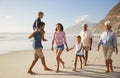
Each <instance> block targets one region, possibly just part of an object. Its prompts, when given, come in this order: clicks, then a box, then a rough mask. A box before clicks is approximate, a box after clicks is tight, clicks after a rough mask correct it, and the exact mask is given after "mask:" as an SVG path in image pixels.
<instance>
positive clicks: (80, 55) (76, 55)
mask: <svg viewBox="0 0 120 78" xmlns="http://www.w3.org/2000/svg"><path fill="white" fill-rule="evenodd" d="M75 55H76V56H78V57H84V55H78V54H75Z"/></svg>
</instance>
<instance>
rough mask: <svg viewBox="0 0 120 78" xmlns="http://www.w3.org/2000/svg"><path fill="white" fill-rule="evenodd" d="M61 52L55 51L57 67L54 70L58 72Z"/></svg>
mask: <svg viewBox="0 0 120 78" xmlns="http://www.w3.org/2000/svg"><path fill="white" fill-rule="evenodd" d="M61 54H62V52H61V51H57V52H56V60H57V69H56V72H59V65H60V59H61V58H60V56H61Z"/></svg>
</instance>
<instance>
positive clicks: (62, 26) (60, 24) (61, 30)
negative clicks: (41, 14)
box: [55, 23, 64, 31]
mask: <svg viewBox="0 0 120 78" xmlns="http://www.w3.org/2000/svg"><path fill="white" fill-rule="evenodd" d="M57 25H59V26H60V27H61V31H63V30H64V28H63V25H62V24H61V23H57ZM55 30H56V31H57V28H56V29H55Z"/></svg>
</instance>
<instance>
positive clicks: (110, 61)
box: [109, 59, 113, 72]
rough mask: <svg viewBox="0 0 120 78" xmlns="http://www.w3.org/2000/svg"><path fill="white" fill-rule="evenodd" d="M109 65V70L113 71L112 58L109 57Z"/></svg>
mask: <svg viewBox="0 0 120 78" xmlns="http://www.w3.org/2000/svg"><path fill="white" fill-rule="evenodd" d="M109 66H110V69H111V72H113V66H112V60H111V59H109Z"/></svg>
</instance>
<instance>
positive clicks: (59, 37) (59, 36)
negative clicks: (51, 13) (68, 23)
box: [53, 31, 66, 46]
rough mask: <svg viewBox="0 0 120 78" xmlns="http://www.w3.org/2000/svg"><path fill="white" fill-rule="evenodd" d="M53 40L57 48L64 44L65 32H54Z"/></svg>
mask: <svg viewBox="0 0 120 78" xmlns="http://www.w3.org/2000/svg"><path fill="white" fill-rule="evenodd" d="M53 40H54V42H55V43H56V45H57V46H59V45H62V44H64V43H66V37H65V32H64V31H60V32H58V31H56V32H54V36H53Z"/></svg>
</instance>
